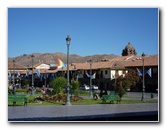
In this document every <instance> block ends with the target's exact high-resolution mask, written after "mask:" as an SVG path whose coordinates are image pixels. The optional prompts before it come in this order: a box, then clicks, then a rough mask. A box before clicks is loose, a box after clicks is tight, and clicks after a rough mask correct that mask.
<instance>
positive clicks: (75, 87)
mask: <svg viewBox="0 0 166 129" xmlns="http://www.w3.org/2000/svg"><path fill="white" fill-rule="evenodd" d="M79 86H80V82H79V81H72V82H71V89H72V90H74V95H75V96H78V95H79Z"/></svg>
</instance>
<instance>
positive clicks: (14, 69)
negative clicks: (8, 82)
mask: <svg viewBox="0 0 166 129" xmlns="http://www.w3.org/2000/svg"><path fill="white" fill-rule="evenodd" d="M15 62H16V61H15V60H13V85H15Z"/></svg>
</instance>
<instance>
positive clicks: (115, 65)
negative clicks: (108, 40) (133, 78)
mask: <svg viewBox="0 0 166 129" xmlns="http://www.w3.org/2000/svg"><path fill="white" fill-rule="evenodd" d="M116 67H117V64H114V68H115V87H114V90H116Z"/></svg>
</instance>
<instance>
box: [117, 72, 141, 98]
mask: <svg viewBox="0 0 166 129" xmlns="http://www.w3.org/2000/svg"><path fill="white" fill-rule="evenodd" d="M139 80H140V76H139V75H138V73H137V72H136V71H130V72H128V73H127V74H126V75H125V76H124V77H123V76H120V77H118V78H117V83H116V87H115V91H116V92H117V93H118V94H119V97H120V98H122V97H123V95H124V94H125V93H126V90H127V89H128V88H133V87H135V86H136V83H138V82H139Z"/></svg>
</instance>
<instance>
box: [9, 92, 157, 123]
mask: <svg viewBox="0 0 166 129" xmlns="http://www.w3.org/2000/svg"><path fill="white" fill-rule="evenodd" d="M130 94H132V93H130ZM139 95H140V94H139ZM145 96H146V98H145V99H150V97H149V95H147V94H146V95H145ZM136 98H137V97H136ZM157 98H158V97H157V95H155V97H154V98H153V99H157ZM137 99H138V98H137ZM158 111H159V105H158V103H147V104H97V105H71V106H66V105H62V106H27V107H26V106H25V107H24V106H8V121H21V120H26V121H33V120H35V121H40V120H41V118H43V120H45V121H47V120H48V119H49V118H53V119H54V120H55V121H56V120H62V121H63V119H68V118H72V117H73V118H79V117H92V116H93V117H100V116H102V115H116V114H123V113H137V115H138V114H139V113H142V112H157V113H158ZM34 118H35V119H34ZM69 120H71V119H69Z"/></svg>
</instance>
